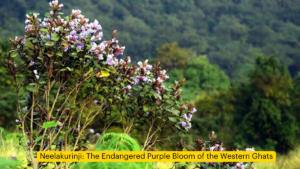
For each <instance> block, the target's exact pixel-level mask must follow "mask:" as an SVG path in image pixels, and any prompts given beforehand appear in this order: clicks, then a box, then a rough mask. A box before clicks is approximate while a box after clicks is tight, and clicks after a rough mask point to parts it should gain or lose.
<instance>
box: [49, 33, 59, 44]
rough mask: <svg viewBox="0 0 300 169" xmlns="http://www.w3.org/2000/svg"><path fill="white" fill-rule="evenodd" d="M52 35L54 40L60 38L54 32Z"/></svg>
mask: <svg viewBox="0 0 300 169" xmlns="http://www.w3.org/2000/svg"><path fill="white" fill-rule="evenodd" d="M51 37H52V40H54V41H55V42H57V41H58V40H59V36H58V35H57V34H56V33H52V34H51Z"/></svg>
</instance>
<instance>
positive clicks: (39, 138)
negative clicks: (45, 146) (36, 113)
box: [34, 136, 43, 142]
mask: <svg viewBox="0 0 300 169" xmlns="http://www.w3.org/2000/svg"><path fill="white" fill-rule="evenodd" d="M42 138H43V136H38V137H37V138H36V139H35V140H34V142H39V141H41V140H42Z"/></svg>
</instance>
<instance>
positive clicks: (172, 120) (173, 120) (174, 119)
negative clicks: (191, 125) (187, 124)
mask: <svg viewBox="0 0 300 169" xmlns="http://www.w3.org/2000/svg"><path fill="white" fill-rule="evenodd" d="M169 120H170V121H171V122H174V123H175V122H177V120H176V118H175V117H169Z"/></svg>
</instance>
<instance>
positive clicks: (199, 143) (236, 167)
mask: <svg viewBox="0 0 300 169" xmlns="http://www.w3.org/2000/svg"><path fill="white" fill-rule="evenodd" d="M179 145H180V146H179V148H180V149H189V150H190V151H228V150H226V149H225V148H224V145H223V143H222V142H220V141H218V139H217V135H216V134H215V132H212V133H211V134H210V135H209V141H205V140H202V139H200V138H198V139H196V140H195V142H194V144H193V145H192V146H190V147H188V146H185V145H184V143H183V142H180V143H179ZM236 151H241V150H238V149H236ZM244 151H255V150H254V148H246V149H245V150H244ZM194 165H196V168H226V169H227V168H231V169H255V168H254V167H253V163H247V162H239V163H227V162H222V163H216V162H206V163H194Z"/></svg>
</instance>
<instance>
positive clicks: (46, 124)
mask: <svg viewBox="0 0 300 169" xmlns="http://www.w3.org/2000/svg"><path fill="white" fill-rule="evenodd" d="M58 125H59V122H58V121H57V122H54V121H48V122H45V123H43V126H42V128H44V129H47V128H52V127H56V126H58Z"/></svg>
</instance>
